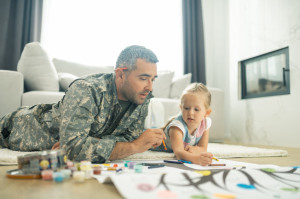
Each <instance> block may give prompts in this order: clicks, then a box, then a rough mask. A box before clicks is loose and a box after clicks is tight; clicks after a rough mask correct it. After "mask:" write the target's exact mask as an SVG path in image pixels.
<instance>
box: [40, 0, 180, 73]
mask: <svg viewBox="0 0 300 199" xmlns="http://www.w3.org/2000/svg"><path fill="white" fill-rule="evenodd" d="M182 43H183V40H182V10H181V0H163V1H161V0H49V1H48V0H47V1H45V9H44V23H43V29H42V44H43V46H44V47H45V48H46V50H47V52H49V55H50V56H51V57H56V58H61V59H65V60H68V61H73V62H78V63H83V64H89V65H115V62H116V59H117V57H118V55H119V53H120V52H121V50H122V49H124V48H125V47H127V46H129V45H133V44H136V45H143V46H145V47H147V48H149V49H151V50H153V51H154V53H155V54H156V55H157V57H158V59H159V63H158V70H159V71H160V70H172V71H175V73H176V75H177V76H179V75H182V74H183V47H182V46H183V44H182Z"/></svg>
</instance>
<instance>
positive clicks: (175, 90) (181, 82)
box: [169, 73, 192, 99]
mask: <svg viewBox="0 0 300 199" xmlns="http://www.w3.org/2000/svg"><path fill="white" fill-rule="evenodd" d="M191 79H192V74H191V73H188V74H185V75H183V76H181V77H179V78H177V79H176V80H174V81H173V82H172V84H171V88H170V95H169V98H172V99H179V98H180V96H181V94H182V92H183V90H184V89H185V88H186V87H187V86H188V85H189V84H190V83H191Z"/></svg>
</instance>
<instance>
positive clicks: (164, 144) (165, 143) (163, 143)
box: [162, 140, 167, 150]
mask: <svg viewBox="0 0 300 199" xmlns="http://www.w3.org/2000/svg"><path fill="white" fill-rule="evenodd" d="M162 143H163V145H164V148H165V150H167V146H166V143H165V141H164V140H162Z"/></svg>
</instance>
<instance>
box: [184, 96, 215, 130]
mask: <svg viewBox="0 0 300 199" xmlns="http://www.w3.org/2000/svg"><path fill="white" fill-rule="evenodd" d="M204 104H205V98H204V97H203V96H201V95H199V94H196V93H186V94H185V95H184V96H183V100H182V103H181V105H180V109H181V112H182V118H183V120H184V121H185V123H186V124H187V127H188V129H189V132H190V133H193V132H194V131H195V130H196V129H197V127H198V126H199V125H200V123H201V121H202V120H203V119H204V118H205V117H207V116H208V115H209V114H210V112H211V109H206V108H205V105H204Z"/></svg>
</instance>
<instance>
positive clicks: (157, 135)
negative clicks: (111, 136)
mask: <svg viewBox="0 0 300 199" xmlns="http://www.w3.org/2000/svg"><path fill="white" fill-rule="evenodd" d="M163 139H166V136H165V134H164V132H163V131H162V129H147V130H146V131H144V132H143V133H142V134H141V136H140V137H138V138H137V139H136V140H134V141H132V142H117V143H116V145H115V147H114V149H113V151H112V153H111V154H110V157H109V160H116V159H121V158H125V157H127V156H129V155H132V154H135V153H142V152H144V151H146V150H148V149H150V148H151V147H157V146H159V145H161V142H162V140H163Z"/></svg>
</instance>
